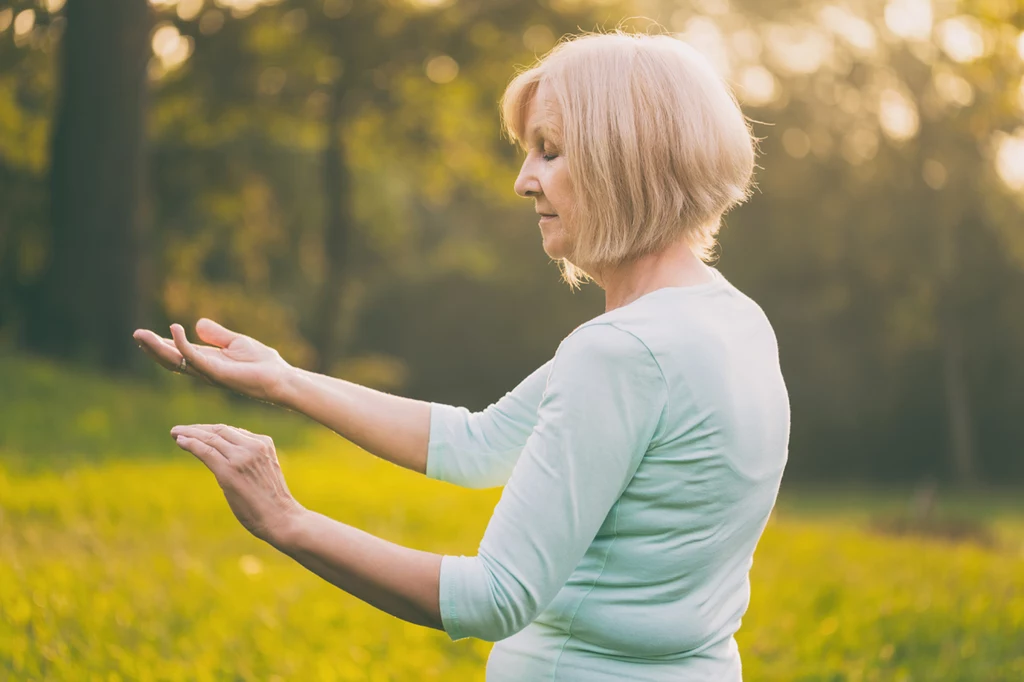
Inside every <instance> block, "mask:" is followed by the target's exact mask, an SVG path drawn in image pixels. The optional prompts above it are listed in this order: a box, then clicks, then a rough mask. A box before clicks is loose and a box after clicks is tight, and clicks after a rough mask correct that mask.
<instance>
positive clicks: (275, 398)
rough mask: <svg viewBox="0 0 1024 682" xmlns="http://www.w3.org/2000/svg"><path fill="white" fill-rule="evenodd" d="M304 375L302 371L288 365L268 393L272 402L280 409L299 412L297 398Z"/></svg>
mask: <svg viewBox="0 0 1024 682" xmlns="http://www.w3.org/2000/svg"><path fill="white" fill-rule="evenodd" d="M302 374H303V370H302V369H300V368H298V367H293V366H291V365H288V366H287V368H285V369H284V371H283V372H282V373H281V376H280V377H279V378H278V380H277V381H275V382H274V383H273V385H272V386H271V387H270V390H269V391H268V394H269V396H268V397H269V398H270V401H271V402H272V403H274V404H275V405H277V406H279V407H284V408H286V409H289V410H292V411H298V407H297V406H296V404H295V397H296V396H297V395H299V384H300V383H301V381H302V379H303V376H302Z"/></svg>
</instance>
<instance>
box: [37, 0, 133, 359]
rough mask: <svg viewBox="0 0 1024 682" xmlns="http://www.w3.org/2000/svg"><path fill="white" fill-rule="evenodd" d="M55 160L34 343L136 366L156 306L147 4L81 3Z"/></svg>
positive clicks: (70, 29)
mask: <svg viewBox="0 0 1024 682" xmlns="http://www.w3.org/2000/svg"><path fill="white" fill-rule="evenodd" d="M66 18H67V29H66V31H65V32H64V36H63V40H62V42H61V60H60V65H61V80H60V95H59V98H58V108H57V113H56V116H55V117H54V126H53V131H54V132H53V142H52V152H51V153H52V160H51V165H50V215H51V220H52V222H51V228H52V229H51V245H50V251H49V253H50V257H49V263H48V266H47V268H46V271H45V275H44V276H43V278H42V280H41V282H40V283H39V285H38V288H37V290H36V291H35V292H34V294H33V295H32V296H31V298H32V300H33V305H32V306H31V307H30V308H29V310H28V317H27V320H26V322H27V338H28V342H29V344H30V345H31V346H32V347H33V348H35V349H38V350H40V351H42V352H46V353H50V354H52V355H55V356H60V357H65V358H82V359H89V360H97V361H99V362H100V363H101V364H102V365H103V366H104V367H107V368H110V369H116V370H120V369H125V368H126V367H127V366H128V365H129V363H130V362H131V361H132V360H133V359H134V358H135V354H136V350H135V348H134V342H133V341H132V338H131V333H132V331H133V329H134V328H135V326H136V323H137V321H138V319H139V312H140V306H141V305H142V304H143V301H145V292H144V291H143V288H142V287H143V282H144V281H145V280H144V278H143V275H144V274H145V264H146V263H147V260H146V258H144V255H145V253H146V249H145V242H144V240H145V233H144V226H145V220H144V215H143V188H144V177H145V174H144V168H145V163H144V159H145V156H144V154H145V151H144V140H145V131H144V125H143V122H144V114H145V92H146V64H147V62H148V59H149V55H150V46H149V28H150V21H151V19H150V11H149V6H148V4H147V2H146V0H70V1H69V2H68V5H67V8H66Z"/></svg>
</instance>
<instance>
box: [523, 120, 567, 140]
mask: <svg viewBox="0 0 1024 682" xmlns="http://www.w3.org/2000/svg"><path fill="white" fill-rule="evenodd" d="M559 132H560V131H558V130H557V129H556V128H554V127H552V126H551V125H550V124H548V123H543V124H538V125H535V126H534V127H533V129H532V130H531V131H530V134H529V135H527V137H526V140H525V141H529V140H536V139H540V140H548V141H549V142H552V143H556V144H557V143H558V142H559V141H560V139H561V138H560V137H559Z"/></svg>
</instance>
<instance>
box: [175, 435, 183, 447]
mask: <svg viewBox="0 0 1024 682" xmlns="http://www.w3.org/2000/svg"><path fill="white" fill-rule="evenodd" d="M174 443H175V444H176V445H181V436H178V437H177V438H175V439H174Z"/></svg>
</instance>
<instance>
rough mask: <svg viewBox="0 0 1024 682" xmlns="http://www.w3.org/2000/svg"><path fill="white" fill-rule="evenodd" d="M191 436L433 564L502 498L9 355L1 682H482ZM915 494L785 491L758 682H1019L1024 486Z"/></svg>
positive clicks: (269, 414) (272, 419)
mask: <svg viewBox="0 0 1024 682" xmlns="http://www.w3.org/2000/svg"><path fill="white" fill-rule="evenodd" d="M196 422H206V423H209V422H224V423H233V424H237V425H240V426H244V427H245V428H248V429H250V430H253V431H257V432H263V433H268V434H270V435H271V436H273V437H274V438H275V441H276V442H277V445H278V450H279V455H280V458H281V462H282V468H283V470H284V473H285V476H286V477H287V479H288V483H289V487H290V488H291V490H292V492H293V493H294V494H295V496H296V498H298V499H299V501H300V502H302V503H303V504H304V505H305V506H306V507H309V508H311V509H315V510H316V511H319V512H322V513H324V514H327V515H329V516H332V517H334V518H337V519H339V520H341V521H344V522H346V523H349V524H352V525H355V526H357V527H359V528H363V529H365V530H367V531H369V532H372V533H376V534H379V535H381V536H383V537H385V538H387V539H389V540H393V541H395V542H399V543H404V544H407V545H410V546H413V547H417V548H419V549H424V550H429V551H434V552H443V553H449V554H456V553H461V554H472V553H474V551H475V547H476V543H477V542H478V541H479V538H480V536H481V534H482V532H483V529H484V527H485V525H486V523H487V518H488V514H489V512H490V510H491V508H492V507H493V505H494V503H495V502H496V500H497V498H498V491H497V490H489V491H466V490H461V489H459V488H456V487H454V486H451V485H448V484H445V483H440V482H436V481H430V480H427V479H425V478H423V477H420V476H418V475H416V474H414V473H412V472H408V471H405V470H403V469H400V468H398V467H396V466H393V465H390V464H388V463H386V462H382V461H379V460H376V459H375V458H373V457H371V456H370V455H368V454H367V453H365V452H362V451H361V450H359V449H357V448H355V447H353V446H352V445H350V444H348V443H346V442H345V441H343V440H342V439H340V438H339V437H338V436H336V435H335V434H333V433H331V432H329V431H327V430H325V429H321V428H319V427H313V426H311V425H310V424H308V423H307V422H305V421H303V420H302V419H299V418H298V417H297V416H295V415H291V414H287V413H284V412H282V411H274V410H270V409H269V408H267V407H266V406H261V405H257V404H254V403H251V402H249V401H238V400H230V399H228V398H227V397H225V396H224V395H222V394H220V393H218V392H216V391H213V390H207V389H203V390H195V389H193V388H191V387H189V386H188V385H187V381H186V380H184V379H183V378H181V377H173V376H167V377H159V378H157V379H155V380H154V382H153V383H152V385H147V386H142V385H139V384H135V383H128V382H121V383H117V382H112V381H110V380H107V379H103V378H101V377H99V376H97V375H90V374H85V373H82V372H80V371H77V370H75V371H72V370H67V369H64V368H58V367H56V366H53V365H49V364H47V363H42V362H39V361H34V360H33V361H29V360H26V359H25V358H14V357H11V356H0V679H3V680H8V679H10V680H18V681H21V680H59V681H62V682H63V681H65V680H97V681H102V682H115V681H118V680H125V681H127V680H154V681H155V680H183V681H184V680H189V681H192V680H195V681H200V682H202V681H213V680H218V681H219V680H232V681H234V680H246V681H248V680H254V681H255V680H260V681H278V682H283V681H286V680H287V681H291V680H298V681H302V682H307V681H309V682H315V681H323V682H328V681H331V680H367V681H373V682H377V681H384V680H395V681H404V680H410V681H419V680H458V681H461V680H467V681H471V680H483V669H484V661H485V660H486V656H487V652H488V650H489V648H490V646H491V645H490V644H489V643H486V642H478V641H471V640H469V641H467V640H463V641H460V642H457V643H452V642H451V641H449V640H448V638H447V636H445V635H444V634H443V633H440V632H437V631H433V630H428V629H424V628H420V627H416V626H412V625H407V624H405V623H403V622H401V621H398V620H397V619H395V618H392V617H390V616H387V615H384V614H382V613H379V612H377V611H375V610H374V609H372V608H370V607H368V606H366V605H364V604H362V603H361V602H359V601H358V600H356V599H354V598H352V597H350V596H348V595H347V594H345V593H343V592H341V591H340V590H338V589H337V588H335V587H333V586H331V585H330V584H328V583H326V582H324V581H323V580H321V579H320V578H318V577H316V576H315V575H313V574H311V573H308V572H306V571H305V570H304V569H303V568H302V567H300V566H299V565H298V564H296V563H294V562H293V561H292V560H291V559H289V558H287V557H285V556H283V555H280V554H278V553H276V552H275V551H274V550H273V549H272V548H270V547H269V546H267V545H265V544H264V543H262V542H260V541H259V540H257V539H255V538H254V537H252V536H250V535H249V534H248V533H246V532H245V530H244V529H243V528H242V527H241V526H240V525H239V524H238V522H237V521H236V520H235V519H234V517H233V516H232V515H231V512H230V510H229V509H228V506H227V503H226V502H225V501H224V498H223V496H222V495H221V492H220V489H219V488H218V486H217V484H216V481H215V480H214V478H213V476H212V474H210V473H209V472H208V471H207V470H206V469H205V467H204V466H203V465H202V464H201V463H200V462H199V461H198V460H196V459H195V458H193V457H192V456H191V455H189V454H188V453H185V452H183V451H181V450H179V449H178V448H177V447H175V446H174V444H173V442H172V441H171V439H170V437H169V435H168V434H167V431H168V430H169V429H170V427H171V426H173V425H174V424H178V423H196ZM912 497H913V496H912V494H911V492H910V491H908V490H901V489H887V490H872V491H868V490H863V489H856V488H836V487H834V486H833V487H815V488H810V487H796V486H790V485H788V484H787V485H784V487H783V491H782V494H781V496H780V500H779V503H778V505H777V507H776V510H775V512H774V513H773V517H772V520H771V521H770V523H769V526H768V528H767V530H766V532H765V535H764V537H763V539H762V541H761V544H760V546H759V547H758V550H757V553H756V554H755V557H754V567H753V570H752V573H751V584H752V590H753V598H752V601H751V605H750V609H749V611H748V613H747V616H746V617H745V618H744V621H743V625H742V628H741V629H740V631H739V633H738V634H737V640H738V641H739V645H740V651H741V653H742V655H743V666H744V678H745V679H746V680H750V681H753V682H757V681H759V680H771V681H774V680H779V681H790V680H800V681H807V682H810V681H812V680H813V681H829V682H832V681H834V682H839V681H850V682H858V681H863V682H867V681H879V682H882V681H890V680H893V681H896V680H899V681H904V682H909V681H911V680H913V681H918V682H920V681H926V680H936V681H942V682H946V681H949V682H957V681H962V682H1000V681H1006V682H1011V681H1012V682H1016V681H1019V680H1024V504H1022V503H1021V495H1020V493H1019V491H1017V493H1016V496H1015V494H1014V492H1013V491H1003V492H998V491H986V492H984V493H973V494H958V493H953V492H948V491H946V490H944V489H942V490H940V491H939V493H938V496H937V505H936V507H935V511H934V513H933V514H932V515H931V516H929V517H928V518H929V521H928V523H923V522H920V523H915V522H913V521H912V517H910V516H908V512H907V509H908V504H909V503H910V502H911V501H912ZM901 520H902V521H901ZM947 531H948V532H947Z"/></svg>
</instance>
